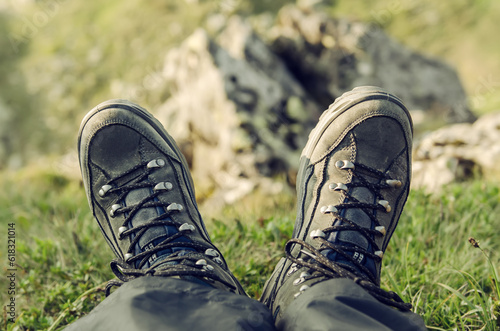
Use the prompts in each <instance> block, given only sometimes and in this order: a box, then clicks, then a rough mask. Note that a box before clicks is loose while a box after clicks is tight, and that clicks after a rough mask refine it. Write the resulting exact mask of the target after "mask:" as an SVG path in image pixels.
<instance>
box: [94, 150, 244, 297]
mask: <svg viewBox="0 0 500 331" xmlns="http://www.w3.org/2000/svg"><path fill="white" fill-rule="evenodd" d="M163 166H165V160H163V159H155V160H152V161H150V162H143V163H141V164H139V165H137V166H135V167H133V168H132V169H130V170H128V171H126V172H125V173H123V174H121V175H119V176H117V177H115V178H113V179H111V180H110V181H108V182H107V183H106V184H105V185H103V186H102V188H101V190H100V191H99V195H100V196H101V197H103V196H105V195H108V194H116V195H117V197H116V199H115V204H113V205H112V207H111V211H110V216H111V218H115V217H116V216H117V215H119V214H125V218H124V220H123V222H122V224H121V225H120V227H119V230H118V239H119V240H124V239H126V238H128V237H131V238H133V239H132V240H131V242H130V245H129V247H128V250H127V252H126V253H125V254H124V259H122V258H116V259H113V260H112V261H111V263H110V267H111V270H112V271H113V273H114V274H115V275H116V277H117V278H118V279H114V280H111V281H109V282H108V284H107V286H106V296H107V295H109V294H110V291H111V289H112V288H113V287H114V286H121V285H122V284H123V283H124V282H127V281H130V280H133V279H135V278H138V277H141V276H146V275H150V276H153V275H154V276H162V277H183V276H191V277H196V278H199V279H201V280H203V281H205V282H206V281H217V282H220V283H222V284H224V285H225V286H227V287H229V289H230V290H232V291H234V290H236V287H235V286H234V285H233V284H230V283H228V282H227V281H225V280H224V279H222V278H221V277H220V276H219V275H217V273H216V272H214V270H215V268H214V267H213V266H212V265H210V264H208V263H207V261H206V259H204V258H200V253H201V254H203V255H205V256H206V257H207V258H211V259H213V261H215V262H217V263H218V264H219V265H221V266H222V265H223V262H222V259H221V256H220V254H219V253H218V252H217V250H215V249H213V248H212V246H210V245H209V244H208V243H200V242H195V241H193V240H191V239H188V238H187V237H186V235H187V234H189V233H191V232H192V231H195V230H196V228H195V227H194V226H193V225H191V224H189V223H179V222H176V221H174V220H172V218H170V216H171V215H172V214H174V213H180V212H182V211H183V209H184V207H183V206H182V205H181V204H179V203H176V202H172V203H166V202H162V201H161V200H159V199H158V198H157V197H158V196H159V195H160V194H162V193H164V192H165V191H166V190H171V189H173V185H172V183H170V182H160V183H152V182H150V181H149V180H147V179H148V176H149V175H150V174H151V173H152V172H153V171H155V170H157V169H158V168H162V167H163ZM137 172H139V173H140V174H139V175H138V176H137V177H135V178H134V179H132V180H131V181H130V182H129V183H128V184H124V185H117V184H115V183H116V182H117V181H119V180H120V179H123V178H130V177H133V175H134V174H135V173H137ZM141 188H150V189H151V191H152V193H151V194H149V195H148V196H146V197H144V198H143V199H141V200H140V201H138V202H137V203H136V204H133V205H130V206H123V205H121V204H120V203H119V202H121V201H123V200H124V199H125V197H126V196H127V194H128V193H129V192H131V191H132V190H136V189H141ZM151 207H157V208H158V207H159V208H163V210H164V213H163V214H161V215H158V216H156V217H154V218H152V219H150V220H148V221H147V222H145V223H143V224H140V225H136V226H132V222H131V220H132V218H133V217H134V216H135V215H136V214H137V213H138V212H139V211H140V210H141V209H143V208H151ZM156 226H174V227H176V228H177V231H176V233H174V234H171V235H165V236H163V237H162V239H161V241H160V242H159V243H158V244H156V245H149V247H148V248H145V250H144V251H142V252H140V253H138V254H136V255H134V254H133V250H134V247H136V245H137V244H138V243H139V240H140V238H141V236H143V235H144V234H145V233H146V231H148V229H151V228H153V227H156ZM179 239H180V240H182V241H179ZM174 248H175V249H179V248H181V249H180V250H176V251H173V250H172V253H166V254H165V255H167V256H166V257H164V256H162V258H161V266H162V267H161V268H160V269H159V270H157V269H156V267H157V265H158V264H156V265H155V264H152V265H151V266H150V267H145V265H146V263H147V262H148V261H149V260H150V258H151V257H152V256H154V255H155V254H156V253H158V252H161V251H164V250H167V249H174ZM131 265H132V266H134V267H135V268H131V267H130V266H131Z"/></svg>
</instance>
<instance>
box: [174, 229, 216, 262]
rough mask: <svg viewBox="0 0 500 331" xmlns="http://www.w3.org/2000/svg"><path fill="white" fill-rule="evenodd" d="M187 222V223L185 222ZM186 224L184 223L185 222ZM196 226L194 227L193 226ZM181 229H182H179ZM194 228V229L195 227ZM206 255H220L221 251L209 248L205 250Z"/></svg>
mask: <svg viewBox="0 0 500 331" xmlns="http://www.w3.org/2000/svg"><path fill="white" fill-rule="evenodd" d="M185 224H187V223H185ZM183 225H184V224H183ZM193 228H194V227H193ZM179 230H180V229H179ZM193 230H194V229H193ZM205 255H208V256H210V257H219V253H218V252H217V251H216V250H215V249H213V248H208V249H207V250H206V251H205Z"/></svg>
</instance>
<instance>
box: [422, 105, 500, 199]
mask: <svg viewBox="0 0 500 331" xmlns="http://www.w3.org/2000/svg"><path fill="white" fill-rule="evenodd" d="M499 164H500V113H492V114H488V115H483V116H481V117H480V118H479V119H478V120H477V121H476V122H475V123H474V124H468V123H460V124H453V125H450V126H447V127H444V128H441V129H439V130H436V131H434V132H432V133H429V134H428V135H426V136H424V137H423V138H422V139H421V140H420V141H419V142H417V143H416V145H415V149H414V162H413V186H414V187H419V188H425V189H426V190H428V191H436V190H439V189H440V188H441V187H442V186H443V185H446V184H449V183H452V182H455V181H463V180H466V179H470V178H472V177H473V176H475V175H482V176H485V177H486V178H496V179H498V178H500V167H499V166H498V165H499Z"/></svg>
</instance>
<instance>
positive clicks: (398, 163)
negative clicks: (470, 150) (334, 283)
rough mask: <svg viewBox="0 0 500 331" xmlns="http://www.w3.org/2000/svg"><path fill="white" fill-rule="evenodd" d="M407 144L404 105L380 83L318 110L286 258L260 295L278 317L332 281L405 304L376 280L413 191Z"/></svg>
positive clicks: (302, 169) (408, 123)
mask: <svg viewBox="0 0 500 331" xmlns="http://www.w3.org/2000/svg"><path fill="white" fill-rule="evenodd" d="M411 147H412V123H411V117H410V114H409V112H408V110H407V109H406V108H405V106H404V105H403V103H402V102H401V100H400V99H398V98H397V97H395V96H393V95H391V94H389V93H387V92H386V91H384V90H382V89H381V88H378V87H360V88H356V89H354V90H353V91H351V92H348V93H345V94H344V95H342V96H341V97H339V98H338V99H337V100H336V101H335V102H334V103H333V104H332V105H330V107H329V109H328V110H326V111H325V112H324V113H323V115H322V116H321V118H320V120H319V123H318V124H317V126H316V127H315V129H314V130H313V131H312V132H311V134H310V136H309V140H308V142H307V144H306V146H305V148H304V150H303V152H302V156H301V160H300V166H299V173H298V176H297V195H298V199H297V209H298V211H297V219H296V223H295V228H294V232H293V236H292V239H291V240H290V241H289V242H288V243H287V244H286V246H285V252H286V258H283V259H281V261H280V262H279V263H278V265H277V266H276V269H275V270H274V273H273V274H272V276H271V278H270V279H269V280H268V282H267V283H266V285H265V288H264V292H263V295H262V298H261V301H262V302H264V303H265V304H266V305H267V306H268V307H269V308H270V309H271V310H272V312H273V315H274V316H275V318H276V320H279V319H280V316H281V315H282V313H283V311H284V310H285V309H286V307H287V306H288V305H289V304H290V303H291V302H292V301H293V300H295V298H297V297H299V296H300V295H301V294H302V293H303V292H304V291H307V289H308V288H309V287H311V286H314V285H315V284H318V283H321V282H323V281H325V280H329V279H332V278H350V279H352V280H354V281H355V282H356V283H357V284H359V285H360V286H362V287H363V288H364V289H366V290H367V291H368V292H369V293H370V294H372V295H373V296H374V297H375V298H377V299H378V300H380V301H382V302H384V303H386V304H389V305H391V306H394V307H397V308H399V309H401V310H408V309H410V307H411V306H410V305H408V304H405V303H404V302H403V301H402V300H401V299H400V298H399V297H398V296H397V295H396V294H395V293H393V292H386V291H383V290H381V289H380V287H379V285H380V266H381V262H382V258H383V255H384V252H385V249H386V247H387V245H388V243H389V240H390V238H391V236H392V233H393V232H394V229H395V228H396V225H397V223H398V219H399V216H400V214H401V211H402V209H403V206H404V204H405V202H406V198H407V196H408V191H409V189H410V174H411V163H410V161H411Z"/></svg>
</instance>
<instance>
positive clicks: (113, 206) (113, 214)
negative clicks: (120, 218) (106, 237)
mask: <svg viewBox="0 0 500 331" xmlns="http://www.w3.org/2000/svg"><path fill="white" fill-rule="evenodd" d="M121 207H122V205H119V204H117V203H116V204H114V205H112V206H111V210H110V211H109V216H111V217H115V216H116V211H117V210H118V209H120V208H121Z"/></svg>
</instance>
